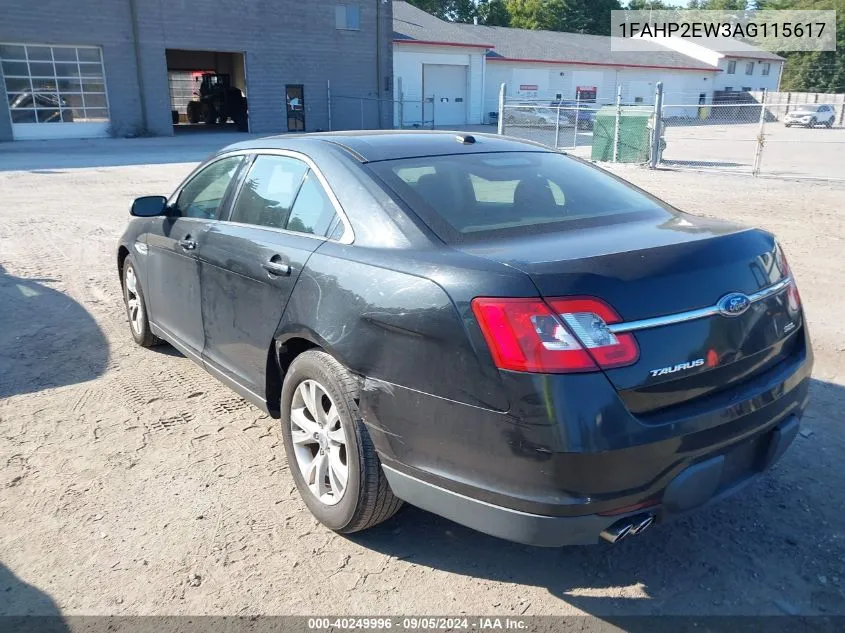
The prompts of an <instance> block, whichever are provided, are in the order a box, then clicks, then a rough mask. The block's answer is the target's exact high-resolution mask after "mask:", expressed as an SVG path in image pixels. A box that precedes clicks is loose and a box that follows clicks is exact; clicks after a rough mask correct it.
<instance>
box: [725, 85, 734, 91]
mask: <svg viewBox="0 0 845 633" xmlns="http://www.w3.org/2000/svg"><path fill="white" fill-rule="evenodd" d="M733 90H734V87H733V86H725V92H733Z"/></svg>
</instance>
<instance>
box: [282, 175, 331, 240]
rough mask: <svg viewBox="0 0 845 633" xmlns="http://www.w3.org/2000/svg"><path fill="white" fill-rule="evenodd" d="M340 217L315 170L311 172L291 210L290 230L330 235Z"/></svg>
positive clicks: (288, 227)
mask: <svg viewBox="0 0 845 633" xmlns="http://www.w3.org/2000/svg"><path fill="white" fill-rule="evenodd" d="M337 219H338V217H337V214H336V213H335V210H334V206H333V205H332V202H331V200H329V196H328V194H326V190H325V189H323V185H322V184H320V181H319V180H318V179H317V176H316V175H315V174H314V172H313V171H312V172H309V174H308V176H307V177H306V178H305V182H303V183H302V188H301V189H300V190H299V195H297V196H296V202H295V203H294V205H293V209H291V212H290V218H289V219H288V222H287V226H286V227H285V228H287V230H288V231H296V232H297V233H311V234H313V235H328V233H329V228H330V227H332V225H334V224H335V222H336V221H337Z"/></svg>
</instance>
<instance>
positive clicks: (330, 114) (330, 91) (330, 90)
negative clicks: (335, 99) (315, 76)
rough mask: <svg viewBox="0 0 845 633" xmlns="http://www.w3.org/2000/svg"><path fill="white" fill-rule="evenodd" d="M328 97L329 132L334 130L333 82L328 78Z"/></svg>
mask: <svg viewBox="0 0 845 633" xmlns="http://www.w3.org/2000/svg"><path fill="white" fill-rule="evenodd" d="M326 97H327V98H328V100H329V132H331V131H332V82H331V80H330V79H326Z"/></svg>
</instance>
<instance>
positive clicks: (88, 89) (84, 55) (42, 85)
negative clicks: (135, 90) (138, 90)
mask: <svg viewBox="0 0 845 633" xmlns="http://www.w3.org/2000/svg"><path fill="white" fill-rule="evenodd" d="M0 63H2V65H3V76H4V78H5V84H6V86H5V87H6V97H7V98H8V100H9V110H10V111H11V115H12V123H89V122H97V123H102V122H107V121H108V120H109V106H108V99H107V97H106V82H105V73H104V72H103V56H102V52H101V51H100V49H99V48H97V47H93V46H90V47H89V46H86V47H82V46H38V45H33V44H0Z"/></svg>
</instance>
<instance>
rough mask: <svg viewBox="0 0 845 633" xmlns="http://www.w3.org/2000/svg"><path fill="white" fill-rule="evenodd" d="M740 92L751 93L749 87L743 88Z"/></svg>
mask: <svg viewBox="0 0 845 633" xmlns="http://www.w3.org/2000/svg"><path fill="white" fill-rule="evenodd" d="M742 91H743V92H751V86H743V87H742Z"/></svg>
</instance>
